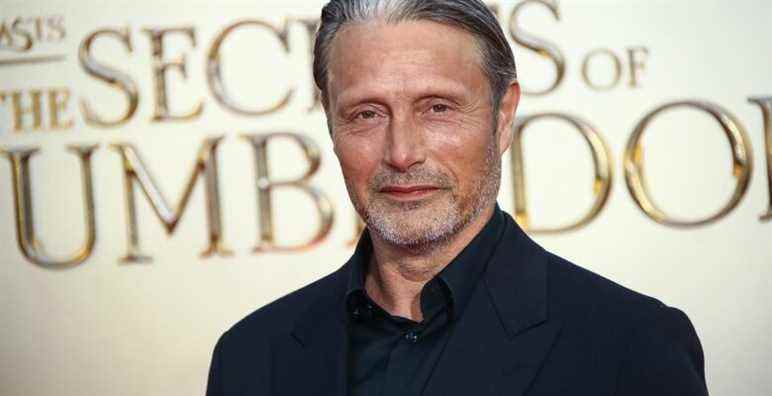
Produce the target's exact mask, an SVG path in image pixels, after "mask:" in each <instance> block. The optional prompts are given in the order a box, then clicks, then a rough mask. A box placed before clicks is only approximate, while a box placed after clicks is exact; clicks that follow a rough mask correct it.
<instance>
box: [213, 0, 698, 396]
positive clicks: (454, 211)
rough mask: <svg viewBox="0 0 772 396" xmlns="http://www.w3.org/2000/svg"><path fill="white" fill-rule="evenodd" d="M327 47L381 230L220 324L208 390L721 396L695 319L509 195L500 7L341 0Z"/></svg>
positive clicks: (326, 89) (430, 0)
mask: <svg viewBox="0 0 772 396" xmlns="http://www.w3.org/2000/svg"><path fill="white" fill-rule="evenodd" d="M314 55H315V59H314V77H315V79H316V83H317V85H318V87H319V89H320V90H321V93H322V98H323V104H324V109H325V114H326V116H327V122H328V126H329V129H330V134H331V138H332V141H333V143H334V150H335V154H336V155H337V157H338V160H339V162H340V166H341V170H342V172H343V176H344V179H345V182H346V187H347V189H348V192H349V196H350V198H351V201H352V202H353V204H354V206H355V208H356V210H357V211H358V213H359V214H360V215H361V217H362V218H363V219H364V220H365V223H366V224H367V228H366V230H365V232H364V233H363V235H362V237H361V239H360V241H359V244H358V246H357V248H356V251H355V253H354V255H353V256H352V257H351V259H350V260H349V261H348V262H347V263H346V264H345V265H344V266H343V267H342V268H341V269H339V270H338V271H336V272H334V273H333V274H331V275H329V276H327V277H325V278H324V279H321V280H319V281H317V282H315V283H313V284H311V285H309V286H307V287H304V288H302V289H300V290H298V291H296V292H294V293H292V294H290V295H288V296H285V297H283V298H281V299H279V300H277V301H275V302H273V303H271V304H269V305H267V306H265V307H263V308H261V309H259V310H257V311H256V312H254V313H252V314H251V315H249V316H248V317H246V318H245V319H243V320H242V321H240V322H239V323H238V324H236V325H235V326H233V327H232V328H231V329H230V330H228V331H227V332H226V333H225V334H224V335H223V336H222V337H221V339H220V340H219V342H218V343H217V346H216V347H215V351H214V356H213V359H212V365H211V371H210V376H209V384H208V390H207V394H208V395H209V396H235V395H298V396H300V395H302V396H305V395H346V394H347V395H352V396H358V395H389V396H391V395H436V396H439V395H534V396H535V395H568V394H571V395H646V396H649V395H705V394H707V390H706V386H705V380H704V372H703V357H702V350H701V347H700V343H699V340H698V338H697V335H696V334H695V332H694V329H693V327H692V325H691V323H690V322H689V319H688V318H687V317H686V315H685V314H684V313H682V312H681V311H679V310H677V309H675V308H670V307H667V306H665V305H664V304H662V303H660V302H659V301H657V300H655V299H652V298H650V297H646V296H643V295H640V294H637V293H635V292H633V291H630V290H628V289H625V288H623V287H621V286H619V285H616V284H614V283H612V282H611V281H609V280H606V279H604V278H602V277H600V276H598V275H596V274H593V273H591V272H589V271H587V270H584V269H581V268H579V267H577V266H575V265H573V264H571V263H569V262H567V261H565V260H563V259H561V258H559V257H557V256H554V255H552V254H550V253H548V252H546V251H545V250H543V249H542V248H541V247H539V246H538V245H536V243H534V242H533V241H532V240H530V239H529V238H528V237H527V236H526V235H525V234H524V233H523V231H522V230H520V228H519V227H518V226H517V224H516V223H515V222H514V221H513V220H512V218H511V217H510V216H509V215H508V214H506V213H504V212H502V211H501V210H500V209H499V208H498V206H497V204H496V196H497V193H498V189H499V183H500V173H501V156H502V154H503V153H504V152H505V151H506V149H507V148H508V147H509V145H510V141H511V137H512V135H511V131H510V127H511V124H512V120H513V117H514V113H515V109H516V107H517V103H518V99H519V96H520V89H519V86H518V84H517V82H516V78H515V64H514V58H513V56H512V52H511V49H510V47H509V45H508V44H507V41H506V39H505V38H504V35H503V33H502V32H501V29H500V27H499V25H498V23H497V21H496V19H495V17H494V16H493V15H492V14H491V12H490V11H488V9H487V8H486V7H485V5H484V4H482V3H481V2H480V1H478V0H413V1H409V0H393V1H388V0H382V1H377V0H370V1H368V0H332V1H330V3H329V4H328V5H327V6H326V7H325V8H324V9H323V10H322V20H321V26H320V28H319V32H318V34H317V38H316V44H315V51H314Z"/></svg>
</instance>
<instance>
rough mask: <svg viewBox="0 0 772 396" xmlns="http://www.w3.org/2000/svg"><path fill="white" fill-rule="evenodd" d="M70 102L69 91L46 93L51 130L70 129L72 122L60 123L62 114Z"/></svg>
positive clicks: (56, 90) (60, 89)
mask: <svg viewBox="0 0 772 396" xmlns="http://www.w3.org/2000/svg"><path fill="white" fill-rule="evenodd" d="M69 101H70V90H69V89H67V88H59V89H51V90H49V91H48V112H49V114H50V117H51V129H68V128H72V120H71V119H70V120H66V121H63V122H64V123H62V120H61V115H62V112H63V111H65V110H67V103H68V102H69Z"/></svg>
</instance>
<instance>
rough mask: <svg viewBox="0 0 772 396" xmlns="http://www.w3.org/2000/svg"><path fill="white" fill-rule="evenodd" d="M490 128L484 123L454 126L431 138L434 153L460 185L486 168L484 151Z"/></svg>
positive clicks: (463, 186)
mask: <svg viewBox="0 0 772 396" xmlns="http://www.w3.org/2000/svg"><path fill="white" fill-rule="evenodd" d="M491 139H492V136H491V131H489V130H488V129H487V128H485V127H484V126H482V127H481V126H476V127H466V128H463V127H462V128H457V129H455V130H454V131H451V132H448V133H444V134H436V135H434V136H433V138H432V144H431V146H432V153H433V155H432V156H433V157H434V158H435V159H437V161H438V162H439V163H440V164H441V166H442V167H443V168H445V169H446V170H447V172H449V173H450V174H451V176H452V177H453V178H454V179H455V181H456V183H457V185H458V186H459V188H461V189H466V186H467V185H469V184H473V183H472V182H474V181H475V179H478V178H480V177H482V176H484V175H481V174H480V173H483V172H485V171H487V167H486V160H485V158H486V153H487V148H488V144H490V143H491Z"/></svg>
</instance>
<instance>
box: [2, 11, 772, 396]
mask: <svg viewBox="0 0 772 396" xmlns="http://www.w3.org/2000/svg"><path fill="white" fill-rule="evenodd" d="M322 3H323V2H322V1H316V0H314V1H307V0H306V1H300V0H295V1H286V0H282V1H278V0H274V1H240V0H238V1H237V0H228V1H218V2H216V3H214V2H211V1H206V2H205V1H193V0H191V1H182V0H178V1H165V2H158V1H149V0H135V1H131V2H129V1H117V0H116V1H110V2H101V1H94V0H88V1H86V0H84V1H78V2H71V1H69V2H67V1H42V0H36V1H32V0H27V1H15V0H12V1H9V0H2V20H0V23H1V25H0V81H1V82H0V149H2V150H3V151H2V155H0V261H1V262H0V290H1V291H0V310H1V311H2V318H3V319H2V324H1V325H0V329H1V330H0V331H2V337H0V356H1V358H0V394H2V395H25V396H28V395H61V396H65V395H143V396H145V395H164V396H167V395H196V394H203V392H204V388H205V383H206V374H207V370H208V366H209V359H210V356H211V352H212V347H213V345H214V343H215V341H216V340H217V337H218V336H219V335H220V334H221V333H222V332H223V331H224V330H226V329H227V328H228V327H229V326H231V325H232V324H233V323H234V322H235V321H237V320H238V319H240V318H242V317H243V316H244V315H246V314H248V313H249V312H251V311H253V310H254V309H257V308H259V307H260V306H262V305H264V304H266V303H268V302H270V301H272V300H274V299H276V298H277V297H279V296H281V295H284V294H286V293H288V292H290V291H292V290H294V289H296V288H298V287H300V286H302V285H304V284H307V283H309V282H311V281H312V280H314V279H317V278H319V277H321V276H323V275H324V274H327V273H329V272H331V271H333V270H335V269H337V268H338V267H339V266H340V265H342V264H343V263H344V261H345V260H346V259H347V258H348V256H349V255H350V254H351V252H352V249H353V245H352V241H353V240H355V239H356V236H357V233H358V230H359V228H358V227H359V226H358V223H357V218H356V215H355V214H354V212H353V209H352V208H351V206H350V204H349V202H348V198H347V195H346V192H345V188H344V185H343V183H342V178H341V175H340V171H339V167H338V165H337V161H336V159H335V156H334V155H333V152H332V150H331V144H330V139H329V138H328V132H327V129H326V126H325V120H324V115H323V112H322V110H321V109H320V106H319V103H318V98H317V97H316V92H315V90H314V86H313V82H312V77H311V57H310V49H311V45H312V34H313V31H314V29H315V26H316V19H317V17H318V15H319V11H320V9H321V6H322ZM215 4H216V5H215ZM490 5H491V7H492V8H493V9H494V11H495V12H496V13H497V14H498V16H499V17H500V20H501V24H502V26H503V28H504V30H505V32H506V33H507V35H508V37H509V38H510V39H511V40H512V45H513V48H514V50H515V54H516V58H517V62H518V69H519V77H520V81H521V84H522V86H523V89H524V91H525V92H526V94H525V96H524V98H523V100H522V104H521V107H520V109H519V111H518V115H519V117H518V121H517V125H516V127H515V128H516V132H517V134H516V136H517V137H518V138H517V139H516V141H515V144H514V145H513V147H512V152H513V153H514V154H515V156H514V157H510V156H509V154H508V155H507V156H506V158H505V164H504V165H505V168H504V169H505V172H504V176H503V182H502V191H501V195H500V197H499V202H500V204H501V206H502V207H503V208H504V209H505V210H507V211H508V212H510V213H512V214H516V215H517V218H518V220H519V222H520V223H521V225H523V226H524V227H527V228H528V230H529V232H530V233H531V235H533V237H534V238H535V239H536V240H537V241H538V242H539V243H541V244H542V245H544V246H545V247H546V248H548V249H550V250H552V251H553V252H556V253H558V254H560V255H562V256H564V257H566V258H568V259H570V260H572V261H575V262H576V263H578V264H580V265H582V266H585V267H586V268H589V269H590V270H593V271H596V272H598V273H600V274H602V275H604V276H606V277H608V278H611V279H613V280H615V281H617V282H619V283H621V284H623V285H625V286H628V287H630V288H633V289H635V290H637V291H640V292H643V293H645V294H649V295H653V296H656V297H658V298H660V299H661V300H662V301H664V302H665V303H667V304H669V305H673V306H676V307H679V308H681V309H683V310H684V311H686V312H687V314H688V315H689V316H690V318H691V319H692V321H693V322H694V324H695V326H696V328H697V331H698V334H699V336H700V338H701V340H702V343H703V347H704V350H705V358H706V374H707V381H708V385H709V388H710V390H711V392H712V394H714V395H766V394H770V391H772V377H771V376H770V375H769V367H768V364H769V362H770V359H772V341H770V338H769V334H770V332H772V310H771V309H770V301H771V300H772V288H771V287H770V283H769V279H770V277H772V265H770V264H772V247H771V246H770V239H772V238H771V237H772V228H771V227H772V222H770V217H772V216H771V215H772V197H771V195H772V194H771V193H772V181H770V173H769V172H770V164H772V125H771V124H772V122H771V118H770V117H772V116H771V115H770V109H771V106H772V99H770V97H771V96H772V78H770V77H772V76H770V72H771V71H772V56H770V54H771V53H772V47H770V40H769V37H772V25H770V23H769V18H770V15H772V3H770V2H768V1H763V0H756V1H754V0H742V1H729V0H723V1H717V0H710V1H709V0H704V1H700V2H694V1H686V0H681V1H665V0H629V1H625V2H619V1H611V0H605V1H604V0H583V1H580V0H574V1H568V0H564V1H562V2H557V1H553V0H530V1H520V2H514V1H499V2H490ZM765 138H766V140H765Z"/></svg>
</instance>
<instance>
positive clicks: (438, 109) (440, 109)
mask: <svg viewBox="0 0 772 396" xmlns="http://www.w3.org/2000/svg"><path fill="white" fill-rule="evenodd" d="M448 110H449V108H448V105H445V104H436V105H433V106H432V111H433V112H435V113H444V112H446V111H448Z"/></svg>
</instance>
